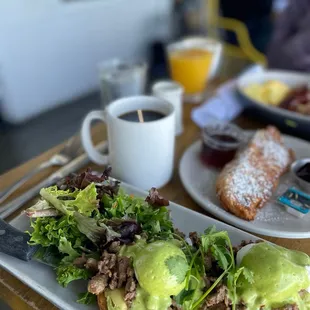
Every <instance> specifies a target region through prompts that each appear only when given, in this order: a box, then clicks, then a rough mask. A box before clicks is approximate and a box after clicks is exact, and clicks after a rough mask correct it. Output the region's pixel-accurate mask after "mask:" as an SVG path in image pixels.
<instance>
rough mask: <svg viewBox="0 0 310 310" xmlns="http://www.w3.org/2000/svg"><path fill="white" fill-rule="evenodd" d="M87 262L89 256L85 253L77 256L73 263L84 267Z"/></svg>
mask: <svg viewBox="0 0 310 310" xmlns="http://www.w3.org/2000/svg"><path fill="white" fill-rule="evenodd" d="M86 262H87V258H86V257H85V254H84V253H83V254H82V256H81V257H77V258H76V259H75V260H74V261H73V265H74V266H76V267H78V268H84V266H85V264H86Z"/></svg>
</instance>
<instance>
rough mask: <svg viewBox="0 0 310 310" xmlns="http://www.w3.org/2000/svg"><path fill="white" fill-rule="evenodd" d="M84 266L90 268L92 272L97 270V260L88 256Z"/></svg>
mask: <svg viewBox="0 0 310 310" xmlns="http://www.w3.org/2000/svg"><path fill="white" fill-rule="evenodd" d="M84 266H85V268H86V269H88V270H91V271H93V272H97V271H98V261H97V260H96V259H94V258H88V259H87V261H86V263H85V265H84Z"/></svg>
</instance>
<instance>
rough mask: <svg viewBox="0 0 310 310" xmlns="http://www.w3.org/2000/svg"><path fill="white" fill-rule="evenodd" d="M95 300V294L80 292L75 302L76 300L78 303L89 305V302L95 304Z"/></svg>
mask: <svg viewBox="0 0 310 310" xmlns="http://www.w3.org/2000/svg"><path fill="white" fill-rule="evenodd" d="M96 301H97V296H96V295H93V294H92V293H89V292H86V293H80V294H79V299H78V300H77V301H76V302H78V303H79V304H84V305H91V304H95V303H96Z"/></svg>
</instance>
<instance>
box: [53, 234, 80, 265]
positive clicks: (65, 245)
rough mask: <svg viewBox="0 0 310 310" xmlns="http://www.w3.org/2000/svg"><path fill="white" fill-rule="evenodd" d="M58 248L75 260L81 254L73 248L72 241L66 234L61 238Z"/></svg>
mask: <svg viewBox="0 0 310 310" xmlns="http://www.w3.org/2000/svg"><path fill="white" fill-rule="evenodd" d="M58 250H59V252H61V253H63V254H67V255H68V256H69V257H68V258H69V259H70V260H74V259H75V258H77V257H79V256H80V254H79V253H78V252H77V251H76V250H74V249H73V247H72V244H71V242H70V241H68V240H67V238H66V237H64V236H63V237H60V238H59V246H58Z"/></svg>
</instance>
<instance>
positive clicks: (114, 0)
mask: <svg viewBox="0 0 310 310" xmlns="http://www.w3.org/2000/svg"><path fill="white" fill-rule="evenodd" d="M171 5H172V1H171V0H85V1H76V2H72V1H71V2H70V1H67V2H65V1H62V0H1V1H0V75H1V76H0V78H1V80H2V84H3V95H4V98H3V103H2V107H1V110H2V115H3V117H4V118H5V119H7V120H8V121H11V122H15V123H17V122H21V121H23V120H25V119H28V118H30V117H32V116H33V115H36V114H38V113H40V112H42V111H44V110H46V109H48V108H51V107H53V106H55V105H57V104H60V103H61V102H64V101H66V100H70V99H71V98H74V97H77V96H79V95H81V94H83V93H86V92H88V91H91V90H93V89H95V88H96V87H97V86H98V84H97V83H98V82H97V63H98V62H99V61H101V60H103V59H107V58H110V57H117V56H119V57H126V58H135V59H139V58H144V57H145V55H146V51H147V47H148V44H149V43H150V42H151V41H152V40H153V39H155V38H158V37H161V38H166V37H169V33H170V28H169V24H170V14H171Z"/></svg>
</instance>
